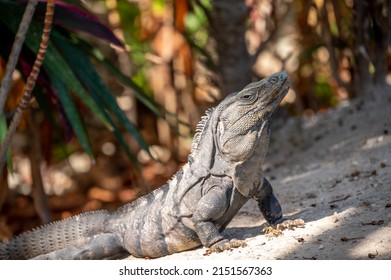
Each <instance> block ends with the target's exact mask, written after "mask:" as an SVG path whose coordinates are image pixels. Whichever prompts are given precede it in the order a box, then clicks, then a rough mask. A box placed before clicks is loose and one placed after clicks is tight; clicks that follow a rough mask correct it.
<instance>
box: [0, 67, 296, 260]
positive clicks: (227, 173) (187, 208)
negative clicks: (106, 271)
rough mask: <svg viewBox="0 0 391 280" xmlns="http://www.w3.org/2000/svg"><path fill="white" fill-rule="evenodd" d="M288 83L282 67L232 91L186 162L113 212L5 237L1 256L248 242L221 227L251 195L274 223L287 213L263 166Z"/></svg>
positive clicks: (88, 255)
mask: <svg viewBox="0 0 391 280" xmlns="http://www.w3.org/2000/svg"><path fill="white" fill-rule="evenodd" d="M289 85H290V83H289V80H288V77H287V75H286V74H285V73H277V74H274V75H272V76H270V77H267V78H265V79H263V80H261V81H259V82H255V83H251V84H249V85H248V86H246V87H245V88H244V89H243V90H241V91H240V92H238V93H232V94H231V95H229V96H228V97H227V98H225V99H224V100H223V101H222V102H221V103H220V104H219V105H218V106H217V107H215V108H214V109H210V110H208V111H207V114H206V116H205V117H203V119H202V121H201V122H200V124H199V125H198V127H197V133H196V135H195V137H194V140H193V146H192V151H191V153H190V155H189V159H188V163H187V164H186V165H184V166H183V168H182V169H180V170H179V171H178V172H177V173H176V174H175V175H174V176H173V178H172V179H171V180H170V181H169V182H167V183H166V184H165V185H164V186H162V187H161V188H159V189H157V190H155V191H153V192H151V193H149V194H147V195H145V196H143V197H141V198H139V199H137V200H136V201H134V202H131V203H128V204H126V205H124V206H122V207H120V208H119V209H118V210H117V211H115V212H112V213H109V212H106V211H97V212H89V213H85V214H82V215H78V216H75V217H71V218H69V219H66V220H64V221H59V222H55V223H52V224H49V225H47V226H43V227H41V228H38V229H34V230H32V231H30V232H27V233H24V234H21V235H20V236H17V237H16V238H15V239H13V240H11V241H9V242H5V243H0V259H26V258H37V259H107V258H120V257H124V256H126V255H128V254H131V255H133V256H135V257H149V258H157V257H161V256H164V255H168V254H172V253H176V252H180V251H185V250H189V249H192V248H195V247H199V246H200V245H203V246H205V247H209V248H210V249H211V250H212V251H216V252H219V251H223V250H228V249H231V248H235V247H239V246H243V245H244V242H243V241H240V240H236V239H233V240H228V239H226V238H224V236H223V235H222V231H223V230H224V229H225V228H226V226H227V225H228V223H229V222H230V221H231V220H232V218H233V217H234V216H235V215H236V213H237V212H238V211H239V209H240V208H241V207H242V206H243V205H244V204H245V203H246V202H247V201H248V200H249V199H251V198H253V199H255V200H256V201H257V202H258V206H259V209H260V211H261V212H262V214H263V216H264V217H265V219H266V220H267V221H268V222H269V223H270V224H274V223H276V222H279V221H280V220H281V219H282V211H281V206H280V204H279V202H278V200H277V198H276V197H275V196H274V194H273V190H272V187H271V185H270V183H269V182H268V181H267V179H265V178H264V176H263V174H262V168H261V166H262V164H263V161H264V158H265V156H266V152H267V148H268V143H269V136H270V129H269V120H270V118H271V116H272V114H273V112H274V111H275V109H276V108H277V107H278V105H279V103H280V102H281V100H282V98H283V97H284V96H285V94H286V92H287V91H288V89H289Z"/></svg>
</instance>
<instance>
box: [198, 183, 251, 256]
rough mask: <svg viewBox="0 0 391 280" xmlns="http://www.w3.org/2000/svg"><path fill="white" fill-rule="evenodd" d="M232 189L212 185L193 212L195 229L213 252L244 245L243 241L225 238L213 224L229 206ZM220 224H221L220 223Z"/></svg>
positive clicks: (203, 242)
mask: <svg viewBox="0 0 391 280" xmlns="http://www.w3.org/2000/svg"><path fill="white" fill-rule="evenodd" d="M231 191H232V190H229V189H226V188H220V187H214V188H212V189H211V190H209V191H208V193H207V194H206V195H204V196H203V197H202V198H201V200H200V201H199V202H198V204H197V208H196V211H195V212H194V214H193V222H194V227H195V231H196V233H197V235H198V237H199V239H200V241H201V243H202V245H204V246H205V247H209V248H210V249H211V250H212V251H213V252H221V251H224V250H229V249H232V248H237V247H241V246H244V245H245V243H244V242H243V241H240V240H237V239H231V240H229V239H225V238H224V237H223V236H222V234H221V233H220V231H219V230H218V228H217V226H218V225H216V224H215V221H216V220H218V219H219V218H220V217H221V216H222V215H224V213H226V211H227V210H228V208H229V202H230V193H231ZM220 226H221V225H220Z"/></svg>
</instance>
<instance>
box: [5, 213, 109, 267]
mask: <svg viewBox="0 0 391 280" xmlns="http://www.w3.org/2000/svg"><path fill="white" fill-rule="evenodd" d="M108 215H109V213H108V212H107V211H106V210H100V211H93V212H87V213H84V214H80V215H77V216H73V217H70V218H68V219H65V220H62V221H57V222H53V223H50V224H48V225H44V226H41V227H39V228H36V229H33V230H31V231H28V232H25V233H22V234H21V235H18V236H17V237H15V238H14V239H12V240H10V241H8V242H0V259H1V260H7V259H8V260H18V259H32V258H34V257H36V256H39V255H44V254H47V253H50V252H53V251H57V250H60V249H63V248H65V247H74V248H81V247H83V246H84V245H85V244H86V243H87V242H88V241H89V240H91V238H93V237H94V235H96V234H98V233H99V232H102V230H103V226H104V221H105V220H106V218H107V217H108Z"/></svg>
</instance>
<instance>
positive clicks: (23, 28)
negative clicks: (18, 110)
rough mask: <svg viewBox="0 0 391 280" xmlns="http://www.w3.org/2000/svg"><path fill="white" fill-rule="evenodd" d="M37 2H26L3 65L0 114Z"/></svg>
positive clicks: (36, 0)
mask: <svg viewBox="0 0 391 280" xmlns="http://www.w3.org/2000/svg"><path fill="white" fill-rule="evenodd" d="M37 3H38V0H29V2H28V3H27V7H26V10H25V11H24V14H23V17H22V21H21V22H20V25H19V29H18V32H17V33H16V36H15V42H14V44H13V45H12V49H11V53H10V55H9V57H8V62H7V66H6V67H5V73H4V76H3V80H2V81H1V87H0V116H2V115H3V112H4V105H5V102H6V101H7V98H8V93H9V88H10V85H11V80H12V73H13V72H14V70H15V66H16V62H17V61H18V58H19V54H20V51H21V49H22V46H23V42H24V39H25V38H26V33H27V30H28V28H29V25H30V22H31V18H32V17H33V14H34V11H35V7H36V6H37Z"/></svg>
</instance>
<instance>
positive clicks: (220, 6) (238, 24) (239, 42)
mask: <svg viewBox="0 0 391 280" xmlns="http://www.w3.org/2000/svg"><path fill="white" fill-rule="evenodd" d="M248 14H249V8H248V7H247V6H246V5H245V3H244V1H243V0H213V1H212V9H211V11H210V14H209V16H210V18H209V20H210V26H211V29H212V30H211V34H212V36H213V37H214V39H215V41H216V49H217V54H218V67H219V69H218V70H219V73H218V74H219V76H220V77H219V78H220V79H219V87H220V89H221V92H222V98H224V97H225V96H226V95H228V94H229V93H231V92H234V91H238V90H240V89H241V88H243V87H244V86H246V85H247V84H248V83H249V82H251V76H252V69H251V68H252V60H251V56H250V54H249V53H248V50H247V45H246V40H245V33H246V24H245V23H246V20H247V18H248Z"/></svg>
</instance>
